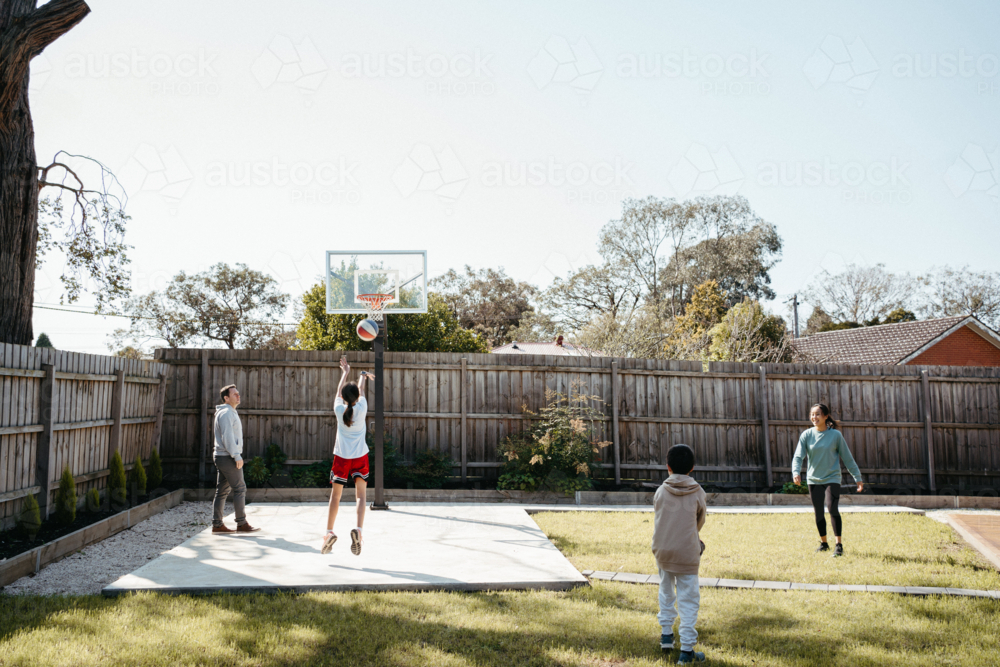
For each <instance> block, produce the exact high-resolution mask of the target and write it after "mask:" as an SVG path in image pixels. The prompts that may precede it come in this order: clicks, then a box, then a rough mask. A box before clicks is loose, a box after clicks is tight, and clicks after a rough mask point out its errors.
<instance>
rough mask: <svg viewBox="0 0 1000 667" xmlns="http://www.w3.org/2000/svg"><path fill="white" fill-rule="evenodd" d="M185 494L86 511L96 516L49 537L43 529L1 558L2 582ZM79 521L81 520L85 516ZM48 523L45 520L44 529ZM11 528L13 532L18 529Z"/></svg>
mask: <svg viewBox="0 0 1000 667" xmlns="http://www.w3.org/2000/svg"><path fill="white" fill-rule="evenodd" d="M182 495H183V492H182V491H173V492H171V493H168V494H166V495H164V496H160V497H159V498H155V499H153V500H150V501H148V502H145V503H142V504H137V505H135V506H134V507H130V508H128V509H125V510H123V511H121V512H116V513H114V514H110V513H109V514H106V515H104V516H103V517H101V516H100V515H99V514H90V515H85V517H83V518H82V519H83V520H85V519H86V518H92V519H95V520H91V521H86V522H85V523H83V524H82V525H80V526H77V522H74V523H73V524H71V525H69V526H61V527H59V528H60V529H61V530H59V531H57V532H58V533H61V534H56V535H55V536H54V537H52V538H50V539H49V540H45V539H44V538H43V537H41V536H43V535H44V533H43V532H42V530H39V533H38V535H36V539H35V540H34V541H33V542H27V541H24V542H21V543H17V544H20V545H21V546H23V547H26V548H23V549H21V550H20V551H19V552H17V555H13V556H11V557H9V558H4V559H3V560H0V586H6V585H7V584H9V583H11V582H12V581H16V580H17V579H19V578H21V577H23V576H25V575H28V574H32V573H34V572H38V570H40V569H41V568H42V567H44V566H45V565H47V564H48V563H51V562H53V561H56V560H59V559H60V558H62V557H64V556H66V555H67V554H70V553H72V552H74V551H76V550H78V549H80V548H82V547H85V546H87V545H88V544H93V543H94V542H99V541H101V540H103V539H105V538H107V537H110V536H111V535H114V534H115V533H118V532H121V531H123V530H127V529H128V528H130V527H132V526H133V525H135V524H137V523H139V522H140V521H143V520H144V519H146V518H148V517H150V516H151V515H153V514H157V513H158V512H162V511H163V510H164V509H167V508H169V507H173V506H175V505H177V504H178V503H180V502H181V497H182ZM77 521H81V519H78V520H77ZM45 525H46V524H42V527H43V529H44V528H45ZM7 532H8V533H13V532H15V531H7ZM13 544H15V543H13V542H12V543H11V547H10V548H11V550H13Z"/></svg>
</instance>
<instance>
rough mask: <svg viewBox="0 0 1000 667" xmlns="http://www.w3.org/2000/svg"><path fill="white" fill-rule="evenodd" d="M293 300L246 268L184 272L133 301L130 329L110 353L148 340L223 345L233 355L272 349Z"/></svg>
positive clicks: (268, 278)
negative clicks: (282, 319) (161, 288)
mask: <svg viewBox="0 0 1000 667" xmlns="http://www.w3.org/2000/svg"><path fill="white" fill-rule="evenodd" d="M289 300H290V297H289V296H288V295H287V294H284V293H283V292H280V291H278V281H277V280H275V279H274V278H272V277H271V276H269V275H267V274H266V273H263V272H261V271H257V270H255V269H251V268H250V267H249V266H247V265H246V264H236V266H235V267H231V266H229V265H228V264H224V263H219V264H216V265H215V266H213V267H211V268H210V269H209V270H208V271H203V272H201V273H196V274H193V275H189V274H187V273H185V272H184V271H181V272H180V273H178V274H177V275H176V276H174V277H173V279H172V280H171V281H170V284H169V285H167V288H166V290H164V291H163V292H162V293H160V292H150V293H149V294H146V295H144V296H138V297H135V298H133V299H130V300H129V302H128V304H127V305H126V307H125V313H126V314H127V315H128V316H129V318H130V324H129V328H128V329H117V330H116V331H115V333H114V336H113V341H114V342H113V344H112V345H109V347H110V348H111V349H112V350H116V349H118V348H122V347H125V345H126V341H130V344H131V346H132V347H135V348H141V347H142V345H143V343H145V342H147V341H150V340H162V341H165V342H166V343H167V345H168V346H169V347H181V346H183V345H184V344H186V343H188V342H191V341H193V342H195V343H198V344H202V345H203V344H206V343H212V342H216V343H224V344H225V345H226V347H228V348H229V349H230V350H234V349H237V348H239V349H262V348H265V347H268V346H272V347H273V340H274V338H275V337H276V336H279V335H280V334H281V333H282V327H281V324H280V322H279V321H278V318H279V317H282V316H283V315H284V313H285V310H286V308H287V307H288V303H289Z"/></svg>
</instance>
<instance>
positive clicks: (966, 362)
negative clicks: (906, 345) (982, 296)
mask: <svg viewBox="0 0 1000 667" xmlns="http://www.w3.org/2000/svg"><path fill="white" fill-rule="evenodd" d="M908 364H909V365H911V366H912V365H917V366H1000V348H997V347H996V346H994V345H992V344H991V343H990V342H989V341H987V340H986V339H985V338H983V337H982V336H980V335H979V334H977V333H976V332H975V331H973V330H972V329H970V328H969V327H962V328H961V329H959V330H958V331H956V332H955V333H953V334H951V335H950V336H948V337H947V338H945V339H944V340H942V341H941V342H940V343H938V344H937V345H935V346H934V347H932V348H930V349H929V350H926V351H925V352H923V353H922V354H921V355H920V356H918V357H916V358H915V359H913V360H912V361H910V362H908Z"/></svg>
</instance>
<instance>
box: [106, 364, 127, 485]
mask: <svg viewBox="0 0 1000 667" xmlns="http://www.w3.org/2000/svg"><path fill="white" fill-rule="evenodd" d="M124 412H125V371H124V370H116V371H115V389H114V393H113V394H111V444H110V446H109V447H108V467H109V468H110V467H111V457H112V456H114V455H115V452H120V450H121V446H122V415H123V414H124ZM124 459H125V457H124V456H123V457H122V462H123V463H124Z"/></svg>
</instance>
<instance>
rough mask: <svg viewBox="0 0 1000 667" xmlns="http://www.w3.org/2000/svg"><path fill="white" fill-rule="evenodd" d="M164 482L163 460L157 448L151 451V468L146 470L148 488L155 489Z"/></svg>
mask: <svg viewBox="0 0 1000 667" xmlns="http://www.w3.org/2000/svg"><path fill="white" fill-rule="evenodd" d="M161 484H163V462H162V461H160V453H159V452H158V451H156V450H155V449H154V450H153V451H152V452H150V453H149V470H147V471H146V488H147V489H149V490H150V491H155V490H156V489H158V488H160V485H161Z"/></svg>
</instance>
